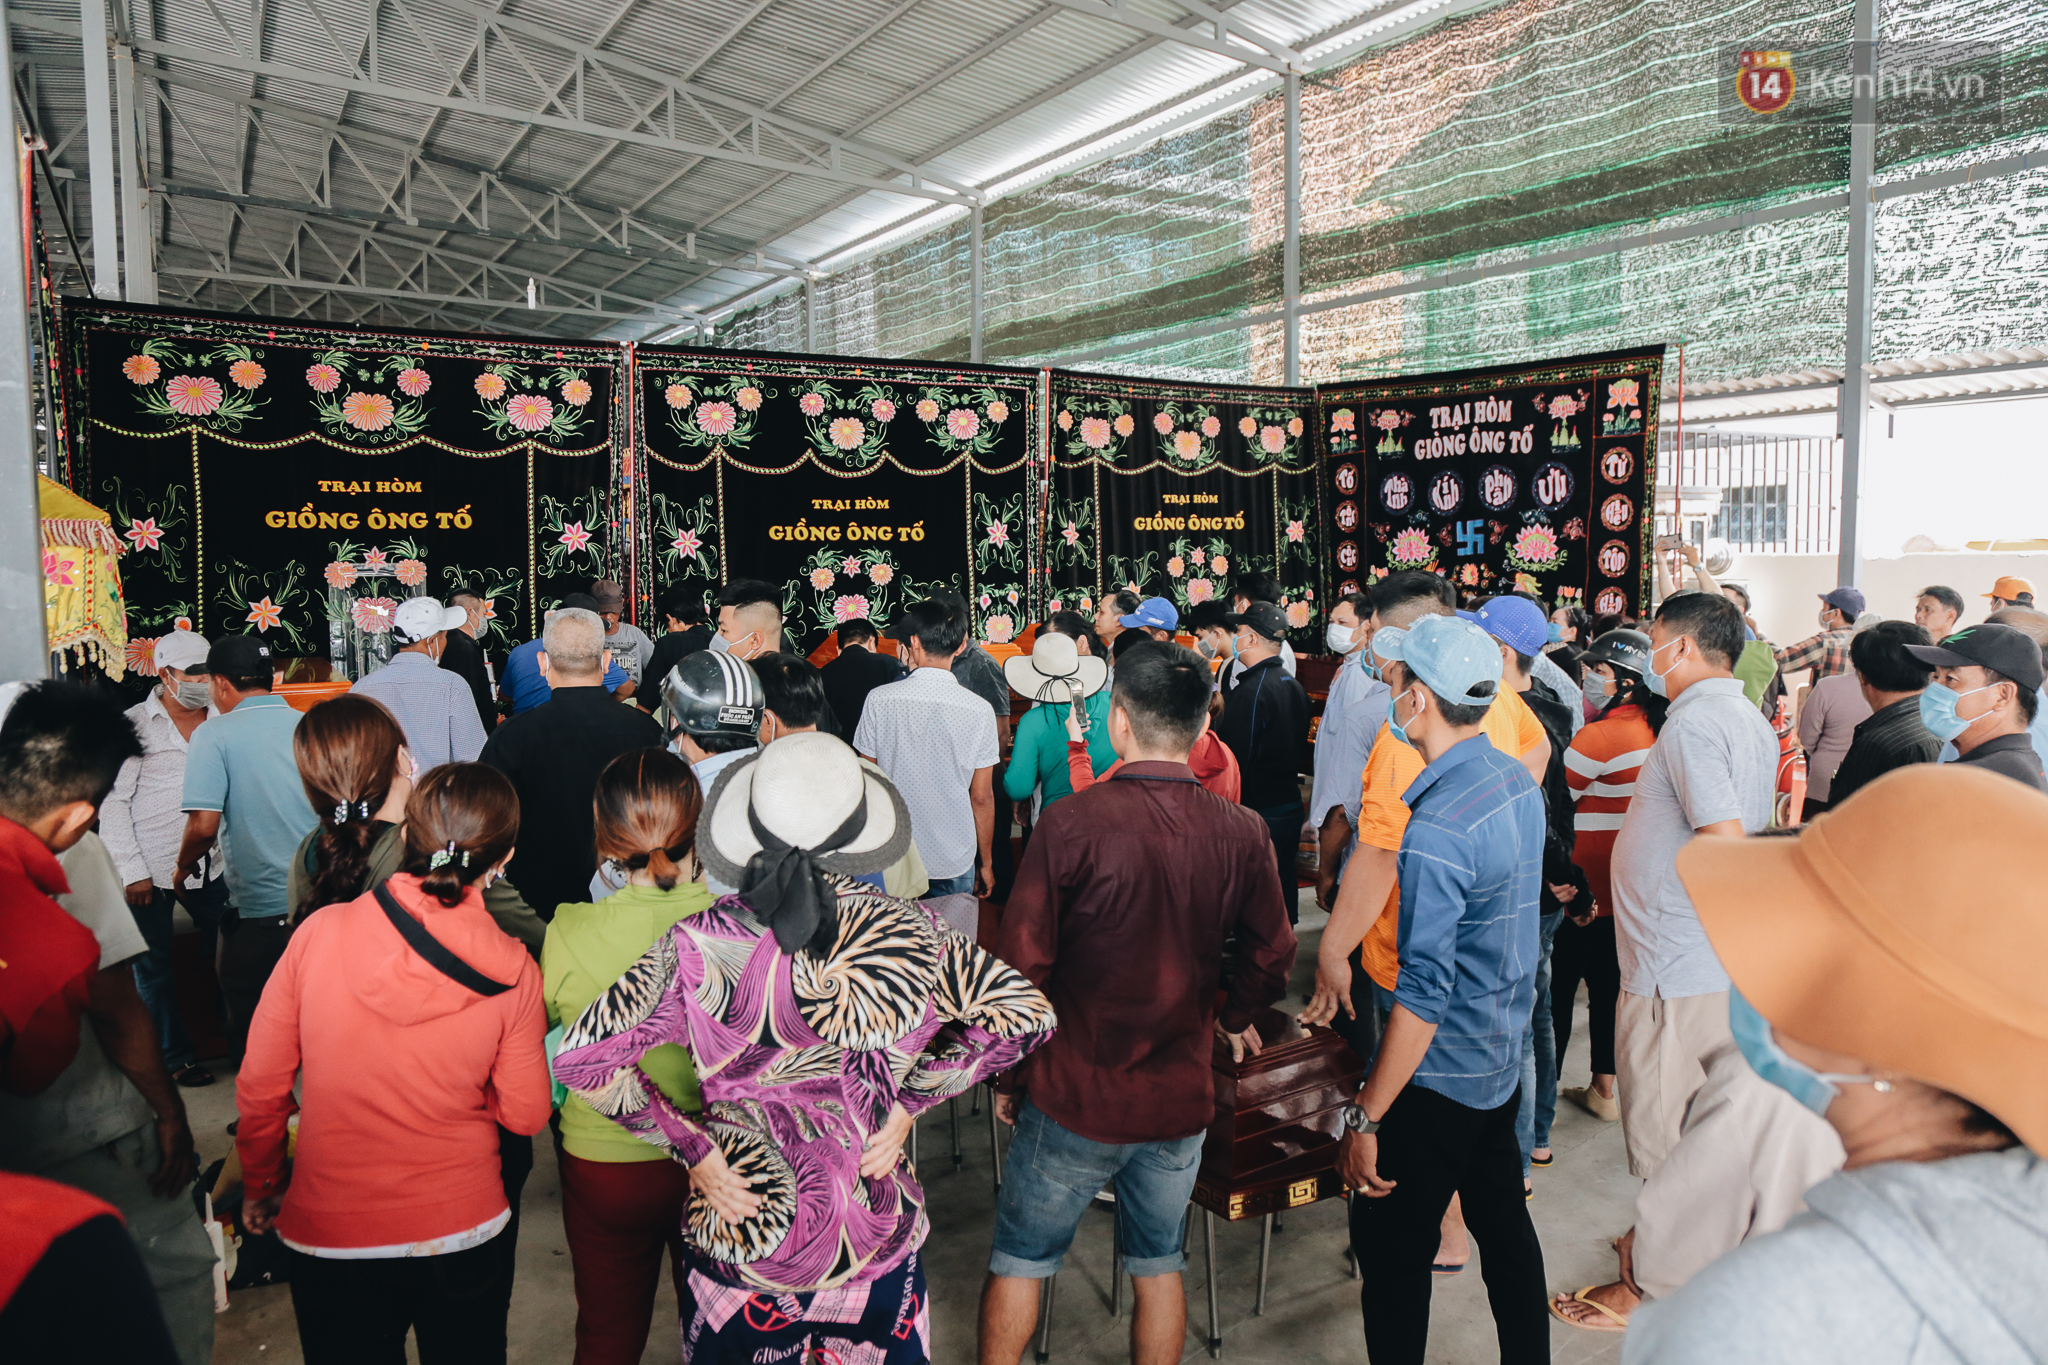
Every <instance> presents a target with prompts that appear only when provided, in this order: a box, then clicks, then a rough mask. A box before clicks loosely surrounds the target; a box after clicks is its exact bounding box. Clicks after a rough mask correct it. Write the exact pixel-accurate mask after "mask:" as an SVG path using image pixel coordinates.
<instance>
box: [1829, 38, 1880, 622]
mask: <svg viewBox="0 0 2048 1365" xmlns="http://www.w3.org/2000/svg"><path fill="white" fill-rule="evenodd" d="M1855 25H1856V33H1855V43H1854V52H1855V67H1854V72H1855V93H1854V95H1853V96H1852V98H1851V100H1850V112H1849V120H1850V122H1849V272H1848V274H1849V278H1848V317H1847V319H1846V325H1845V327H1844V329H1843V333H1844V335H1843V344H1842V396H1841V402H1840V406H1839V408H1838V409H1837V418H1838V421H1839V422H1840V426H1841V433H1842V536H1841V540H1840V542H1839V543H1838V545H1837V547H1836V548H1837V564H1836V568H1835V582H1836V583H1837V585H1839V586H1842V587H1855V586H1860V585H1861V583H1862V581H1863V546H1862V542H1861V539H1860V532H1861V525H1860V523H1861V521H1862V516H1861V513H1862V505H1863V442H1864V437H1865V436H1866V434H1867V433H1868V431H1869V425H1870V423H1869V417H1870V376H1869V374H1868V372H1867V371H1866V370H1865V368H1864V367H1865V366H1867V365H1868V364H1869V363H1870V306H1871V295H1872V293H1873V290H1872V288H1871V274H1872V271H1873V269H1874V267H1875V265H1876V261H1875V256H1876V248H1877V218H1876V203H1875V200H1874V198H1873V196H1872V193H1871V180H1872V178H1873V176H1874V174H1875V172H1876V169H1877V0H1856V18H1855Z"/></svg>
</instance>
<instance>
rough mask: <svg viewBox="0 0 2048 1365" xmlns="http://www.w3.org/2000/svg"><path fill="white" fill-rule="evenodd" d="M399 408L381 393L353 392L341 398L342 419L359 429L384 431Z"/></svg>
mask: <svg viewBox="0 0 2048 1365" xmlns="http://www.w3.org/2000/svg"><path fill="white" fill-rule="evenodd" d="M397 411H398V409H397V408H396V407H394V406H393V405H392V402H391V400H390V399H389V398H386V397H385V396H384V395H383V394H381V393H356V392H351V393H350V394H349V396H348V397H346V398H344V399H342V400H341V420H342V421H344V422H346V423H348V424H349V425H350V426H352V427H354V428H355V429H356V430H357V431H382V430H384V428H386V427H388V426H390V425H391V419H392V417H393V416H394V415H395V414H396V413H397Z"/></svg>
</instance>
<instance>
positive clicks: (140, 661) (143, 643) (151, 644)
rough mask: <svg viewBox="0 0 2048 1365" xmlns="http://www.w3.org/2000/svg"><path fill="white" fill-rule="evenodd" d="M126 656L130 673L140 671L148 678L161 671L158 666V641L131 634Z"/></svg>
mask: <svg viewBox="0 0 2048 1365" xmlns="http://www.w3.org/2000/svg"><path fill="white" fill-rule="evenodd" d="M124 657H125V658H126V659H127V662H128V671H129V672H130V673H140V674H141V675H142V676H144V677H146V678H153V677H155V676H156V675H157V673H158V672H159V671H160V670H159V669H158V668H157V666H156V641H154V640H144V639H137V638H135V637H132V636H131V637H130V638H129V641H128V649H127V651H126V654H125V656H124Z"/></svg>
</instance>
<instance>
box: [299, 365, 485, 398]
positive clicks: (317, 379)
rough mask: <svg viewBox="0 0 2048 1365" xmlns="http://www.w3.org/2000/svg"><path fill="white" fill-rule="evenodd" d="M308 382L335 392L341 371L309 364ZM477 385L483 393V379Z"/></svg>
mask: <svg viewBox="0 0 2048 1365" xmlns="http://www.w3.org/2000/svg"><path fill="white" fill-rule="evenodd" d="M306 382H307V383H308V384H310V385H312V386H313V392H315V393H333V392H334V391H335V390H336V389H338V388H340V387H341V371H340V370H337V369H335V368H334V367H333V366H332V365H327V364H320V365H309V366H307V367H306ZM499 382H500V383H502V382H503V381H502V380H501V381H499ZM477 386H478V388H477V391H478V392H479V393H481V392H482V391H483V388H482V386H483V381H482V380H478V381H477Z"/></svg>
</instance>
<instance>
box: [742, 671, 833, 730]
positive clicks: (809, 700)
mask: <svg viewBox="0 0 2048 1365" xmlns="http://www.w3.org/2000/svg"><path fill="white" fill-rule="evenodd" d="M747 662H748V663H749V664H750V665H751V666H752V667H753V670H754V673H755V676H757V677H759V678H760V679H761V695H762V697H763V698H764V699H765V701H766V703H767V706H768V709H769V710H770V711H773V712H774V713H775V718H776V719H777V720H779V721H781V722H782V723H783V724H784V725H786V726H789V727H790V728H791V729H794V730H801V729H802V728H803V727H804V726H806V725H816V724H817V723H818V722H819V721H821V720H823V719H824V717H825V675H824V674H823V673H820V672H819V671H818V670H817V668H816V667H815V666H814V665H813V664H812V663H811V662H810V661H809V660H808V659H799V658H798V657H797V656H796V655H794V654H758V655H756V656H754V657H753V658H752V659H749V660H748V661H747Z"/></svg>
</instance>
